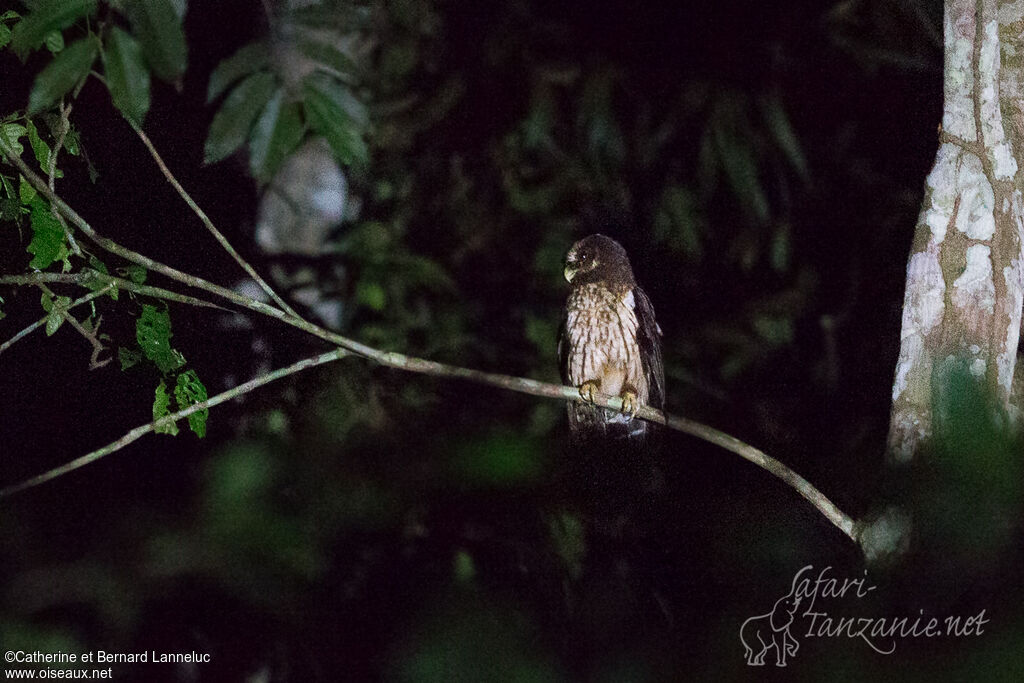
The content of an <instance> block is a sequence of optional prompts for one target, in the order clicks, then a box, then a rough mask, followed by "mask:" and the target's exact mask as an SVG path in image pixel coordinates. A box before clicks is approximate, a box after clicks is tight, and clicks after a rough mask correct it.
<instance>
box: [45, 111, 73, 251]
mask: <svg viewBox="0 0 1024 683" xmlns="http://www.w3.org/2000/svg"><path fill="white" fill-rule="evenodd" d="M71 107H72V105H70V104H69V105H67V106H66V107H65V106H64V100H63V99H61V101H60V133H59V134H58V135H57V141H56V142H55V143H54V145H53V149H52V150H51V151H50V158H49V159H47V164H46V169H45V170H46V176H47V185H48V186H49V188H50V191H51V192H56V191H57V190H56V183H55V180H56V176H57V155H58V154H60V150H61V148H62V147H63V146H64V140H65V138H67V135H68V130H69V129H70V128H71V121H70V120H69V119H68V117H69V116H70V115H71ZM50 213H51V214H53V217H54V218H55V219H56V220H57V222H58V223H60V227H61V228H63V229H64V236H65V237H67V238H68V244H69V245H70V246H71V251H72V253H73V254H74V255H75V256H81V255H82V250H81V249H80V248H79V246H78V242H77V241H75V236H74V235H73V234H72V232H71V228H70V227H69V226H68V222H67V221H66V220H64V216H62V215H61V214H60V212H59V211H57V207H55V206H52V205H51V206H50Z"/></svg>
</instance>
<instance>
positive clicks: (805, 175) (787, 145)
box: [761, 94, 810, 183]
mask: <svg viewBox="0 0 1024 683" xmlns="http://www.w3.org/2000/svg"><path fill="white" fill-rule="evenodd" d="M761 111H762V112H763V113H764V120H765V123H767V124H768V130H769V131H771V134H772V137H774V138H775V144H777V145H778V146H779V148H780V149H781V150H782V151H783V153H784V154H785V155H786V158H787V159H788V160H789V163H790V165H791V166H792V167H793V169H794V170H795V171H796V172H797V174H798V175H799V176H800V179H801V180H802V181H804V182H805V183H806V182H810V172H809V171H808V170H807V159H806V158H805V157H804V152H803V149H802V148H801V147H800V139H799V138H798V137H797V135H796V132H794V130H793V126H792V124H790V122H789V116H788V115H787V114H786V110H785V108H784V107H783V106H782V99H781V98H780V97H779V96H778V95H777V94H775V95H770V96H768V97H766V98H765V99H763V100H761Z"/></svg>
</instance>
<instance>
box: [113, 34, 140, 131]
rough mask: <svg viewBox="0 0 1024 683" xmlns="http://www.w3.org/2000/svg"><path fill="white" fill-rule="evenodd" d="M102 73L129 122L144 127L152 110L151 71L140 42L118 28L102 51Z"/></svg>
mask: <svg viewBox="0 0 1024 683" xmlns="http://www.w3.org/2000/svg"><path fill="white" fill-rule="evenodd" d="M103 70H104V73H106V76H107V87H108V88H109V89H110V98H111V100H113V102H114V106H115V107H117V108H118V110H119V111H120V112H121V113H122V114H124V117H125V118H126V119H128V120H129V121H133V122H134V123H136V124H138V125H142V121H143V119H145V118H146V112H147V111H149V70H148V69H147V68H146V65H145V64H144V63H143V61H142V48H141V47H140V46H139V42H138V41H137V40H135V38H133V37H132V36H131V35H129V34H128V33H126V32H125V31H122V30H121V29H119V28H118V27H116V26H115V27H114V30H113V31H111V33H110V39H109V40H108V41H107V46H106V50H104V51H103Z"/></svg>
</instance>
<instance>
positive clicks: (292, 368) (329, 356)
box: [0, 349, 348, 498]
mask: <svg viewBox="0 0 1024 683" xmlns="http://www.w3.org/2000/svg"><path fill="white" fill-rule="evenodd" d="M347 355H348V351H346V350H345V349H335V350H334V351H329V352H328V353H323V354H320V355H319V356H314V357H312V358H306V359H305V360H301V361H299V362H298V363H294V364H292V365H289V366H288V367H286V368H281V369H279V370H274V371H273V372H269V373H267V374H266V375H261V376H259V377H256V378H255V379H251V380H249V381H248V382H245V383H244V384H239V385H238V386H237V387H234V388H233V389H228V390H227V391H224V392H222V393H219V394H217V395H216V396H214V397H212V398H209V399H207V400H205V401H201V402H199V403H195V404H193V405H190V406H189V407H188V408H184V409H183V410H179V411H178V412H176V413H173V414H171V415H168V416H166V417H162V418H160V419H159V420H154V421H153V422H150V423H149V424H145V425H141V426H139V427H136V428H135V429H133V430H131V431H130V432H128V433H127V434H125V435H124V436H122V437H121V438H120V439H118V440H117V441H113V442H111V443H109V444H107V445H106V446H104V447H103V448H97V449H96V450H94V451H92V452H91V453H86V454H85V455H83V456H82V457H80V458H75V459H74V460H72V461H71V462H67V463H64V464H63V465H61V466H60V467H55V468H53V469H52V470H48V471H46V472H43V473H42V474H40V475H38V476H35V477H32V478H31V479H26V480H25V481H23V482H20V483H18V484H14V485H13V486H8V487H6V488H3V489H0V498H6V497H7V496H10V495H13V494H15V493H18V492H19V491H24V490H25V489H28V488H32V487H33V486H38V485H39V484H43V483H45V482H48V481H50V480H52V479H56V478H57V477H59V476H61V475H64V474H67V473H68V472H72V471H74V470H77V469H78V468H80V467H84V466H85V465H88V464H89V463H93V462H96V461H97V460H99V459H100V458H102V457H105V456H107V455H110V454H111V453H114V452H115V451H118V450H121V449H122V448H124V447H125V446H127V445H128V444H130V443H132V442H133V441H136V440H137V439H138V438H139V437H141V436H145V435H146V434H148V433H150V432H152V431H153V430H155V429H156V428H157V427H159V426H161V425H166V424H170V423H172V422H175V421H177V420H180V419H181V418H184V417H188V416H189V415H191V414H193V413H197V412H199V411H200V410H206V409H207V408H212V407H213V406H216V405H220V404H221V403H224V402H225V401H230V400H231V399H233V398H235V397H237V396H241V395H242V394H246V393H249V392H250V391H252V390H254V389H257V388H259V387H261V386H263V385H264V384H269V383H270V382H273V381H275V380H278V379H281V378H282V377H287V376H288V375H293V374H295V373H296V372H300V371H302V370H306V369H307V368H312V367H316V366H317V365H323V364H324V363H330V362H331V361H335V360H338V359H339V358H344V357H345V356H347Z"/></svg>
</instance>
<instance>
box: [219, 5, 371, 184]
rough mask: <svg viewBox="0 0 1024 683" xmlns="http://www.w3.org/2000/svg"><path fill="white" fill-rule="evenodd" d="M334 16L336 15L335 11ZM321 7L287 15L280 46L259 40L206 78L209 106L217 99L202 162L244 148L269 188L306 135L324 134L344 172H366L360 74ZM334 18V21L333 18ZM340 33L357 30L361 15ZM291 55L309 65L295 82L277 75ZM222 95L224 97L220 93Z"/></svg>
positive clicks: (365, 121)
mask: <svg viewBox="0 0 1024 683" xmlns="http://www.w3.org/2000/svg"><path fill="white" fill-rule="evenodd" d="M338 11H340V10H338ZM322 12H323V8H322V7H317V6H314V7H309V8H305V9H304V10H296V11H292V12H290V13H289V15H288V17H287V18H286V19H285V20H284V21H285V22H286V26H285V31H286V32H287V34H288V35H287V36H286V38H285V39H284V40H275V41H271V40H270V39H260V40H257V41H254V42H252V43H249V44H247V45H245V46H243V47H241V48H240V49H239V50H238V51H236V52H235V53H234V54H233V55H232V56H230V57H228V58H226V59H224V60H223V61H222V62H221V63H220V64H219V65H218V66H217V68H216V69H215V70H214V72H213V73H212V74H211V76H210V81H209V86H208V89H207V101H208V102H211V103H212V102H214V101H216V100H217V99H219V98H221V97H222V96H223V101H222V102H221V105H220V108H219V109H218V111H217V113H216V114H215V115H214V118H213V122H212V123H211V124H210V130H209V134H208V136H207V138H206V146H205V160H206V163H216V162H218V161H221V160H223V159H225V158H227V157H228V156H230V155H231V154H233V153H234V152H236V151H237V150H239V149H240V148H241V147H242V146H243V145H245V144H246V143H248V148H249V164H250V171H251V173H252V175H253V177H254V178H256V179H257V181H259V182H263V183H265V182H269V180H270V179H271V178H272V177H273V175H274V173H275V172H276V171H277V169H278V168H280V166H281V164H282V163H283V162H284V160H285V159H286V158H287V157H288V156H289V154H291V152H292V151H294V150H295V149H296V148H297V147H298V145H299V144H300V143H301V142H302V141H303V140H304V139H305V138H306V136H307V134H308V133H310V132H311V133H313V134H315V135H319V136H322V137H323V138H324V139H325V140H326V141H327V143H328V144H329V145H330V148H331V151H332V152H333V154H334V156H335V158H337V160H338V161H339V162H340V163H342V164H343V165H345V166H359V167H362V166H365V165H366V164H367V162H368V161H369V149H368V147H367V143H366V140H365V136H366V133H367V130H368V128H369V115H368V112H367V108H366V105H365V104H363V102H362V100H361V99H360V98H359V97H357V95H356V94H355V92H354V88H355V87H356V86H357V85H358V83H359V81H360V78H361V74H360V69H359V67H358V65H357V63H356V61H355V60H354V59H353V58H352V57H351V56H350V55H349V54H348V52H347V51H346V49H345V48H344V47H340V46H339V45H344V42H343V41H342V39H341V38H342V34H341V33H339V30H340V29H338V30H334V29H331V28H330V27H328V28H325V26H324V24H322V23H320V22H322V21H323V16H322V15H321V13H322ZM332 16H334V17H335V18H337V12H333V13H332ZM351 16H352V17H353V21H352V23H351V24H348V23H346V24H345V28H346V29H348V30H354V29H355V28H358V25H359V23H360V22H359V21H358V20H357V19H358V17H359V16H360V15H358V14H357V13H355V12H354V11H353V13H352V15H351ZM284 51H291V52H293V53H294V54H293V55H290V56H289V57H292V58H296V59H300V60H303V61H304V62H306V63H308V64H310V65H311V67H310V68H309V70H308V73H306V75H305V76H304V77H303V78H301V80H300V82H299V83H298V84H295V83H290V82H288V81H286V79H284V78H282V76H281V75H280V74H279V73H278V72H277V71H276V68H278V67H279V65H280V64H281V63H282V61H284V55H282V53H283V52H284ZM225 93H226V94H225Z"/></svg>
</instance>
